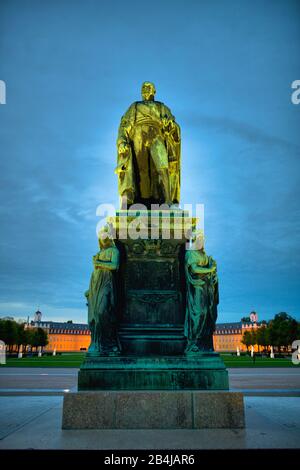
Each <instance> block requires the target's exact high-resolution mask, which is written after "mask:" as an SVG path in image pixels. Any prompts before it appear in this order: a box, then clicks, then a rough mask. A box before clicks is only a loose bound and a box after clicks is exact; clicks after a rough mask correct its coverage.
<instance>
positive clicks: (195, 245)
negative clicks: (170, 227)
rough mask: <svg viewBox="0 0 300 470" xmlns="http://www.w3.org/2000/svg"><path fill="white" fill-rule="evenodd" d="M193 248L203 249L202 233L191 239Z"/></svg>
mask: <svg viewBox="0 0 300 470" xmlns="http://www.w3.org/2000/svg"><path fill="white" fill-rule="evenodd" d="M193 249H194V250H203V249H204V237H203V235H201V234H200V235H197V236H196V238H194V240H193Z"/></svg>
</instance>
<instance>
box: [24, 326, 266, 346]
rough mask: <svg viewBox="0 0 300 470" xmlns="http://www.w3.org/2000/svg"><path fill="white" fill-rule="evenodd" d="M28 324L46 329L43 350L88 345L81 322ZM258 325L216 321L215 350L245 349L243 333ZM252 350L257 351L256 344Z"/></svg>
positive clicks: (86, 330)
mask: <svg viewBox="0 0 300 470" xmlns="http://www.w3.org/2000/svg"><path fill="white" fill-rule="evenodd" d="M30 326H31V327H33V328H37V327H39V328H43V329H45V330H46V331H47V333H48V339H49V343H48V345H47V346H46V347H45V348H44V351H54V350H56V351H58V352H75V351H77V352H78V351H87V349H88V347H89V345H90V341H91V337H90V330H89V327H88V325H86V324H83V323H70V322H52V321H49V322H47V321H32V322H31V324H30ZM258 327H259V324H258V323H244V322H233V323H217V325H216V330H215V332H214V335H213V342H214V348H215V351H218V352H236V350H237V347H238V348H239V350H240V351H246V349H247V348H246V346H245V345H244V344H242V338H243V334H244V332H245V331H251V329H256V328H258ZM254 351H257V346H255V347H254Z"/></svg>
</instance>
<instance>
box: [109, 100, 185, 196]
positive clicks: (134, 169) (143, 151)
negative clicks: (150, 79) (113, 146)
mask: <svg viewBox="0 0 300 470" xmlns="http://www.w3.org/2000/svg"><path fill="white" fill-rule="evenodd" d="M164 120H166V122H170V121H171V122H172V123H173V124H172V125H169V124H168V125H167V127H165V126H164ZM121 143H123V144H127V145H128V151H127V153H125V154H124V153H123V154H122V153H119V154H118V166H117V168H116V173H117V174H118V177H119V194H120V196H123V195H125V194H127V193H128V194H129V193H130V194H132V195H133V196H132V201H131V202H141V199H142V200H145V199H153V200H158V201H159V199H160V184H159V178H158V173H159V172H160V171H161V170H164V169H166V171H167V172H168V175H169V185H170V195H171V200H172V202H174V203H179V199H180V128H179V126H178V124H177V123H176V122H175V118H174V116H173V115H172V113H171V111H170V109H169V108H168V107H167V106H166V105H165V104H164V103H161V102H159V101H141V102H140V101H138V102H135V103H133V104H132V105H131V106H130V107H129V108H128V110H127V111H126V113H125V114H124V116H122V118H121V123H120V126H119V132H118V139H117V146H119V145H120V144H121Z"/></svg>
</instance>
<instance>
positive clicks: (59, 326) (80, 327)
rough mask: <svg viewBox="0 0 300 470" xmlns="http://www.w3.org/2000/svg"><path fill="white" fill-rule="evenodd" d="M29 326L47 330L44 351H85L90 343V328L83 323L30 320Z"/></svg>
mask: <svg viewBox="0 0 300 470" xmlns="http://www.w3.org/2000/svg"><path fill="white" fill-rule="evenodd" d="M30 326H31V327H32V328H43V329H44V330H46V331H47V333H48V340H49V343H48V344H47V346H46V347H45V348H44V351H54V350H55V351H58V352H75V351H87V349H88V347H89V345H90V341H91V335H90V330H89V327H88V325H86V324H83V323H71V322H53V321H48V322H47V321H32V322H31V323H30Z"/></svg>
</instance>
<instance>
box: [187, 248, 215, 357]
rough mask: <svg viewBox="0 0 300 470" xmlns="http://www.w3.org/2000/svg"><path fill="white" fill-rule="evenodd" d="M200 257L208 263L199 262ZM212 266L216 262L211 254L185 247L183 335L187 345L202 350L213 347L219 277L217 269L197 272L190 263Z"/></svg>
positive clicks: (201, 260) (200, 260)
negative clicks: (185, 290)
mask: <svg viewBox="0 0 300 470" xmlns="http://www.w3.org/2000/svg"><path fill="white" fill-rule="evenodd" d="M203 256H205V257H206V259H207V263H205V265H202V264H201V263H202V262H203ZM199 262H200V266H201V265H202V267H204V268H205V267H206V268H211V267H212V266H214V265H216V263H215V261H214V260H213V258H212V257H210V256H208V257H207V256H206V255H205V253H203V252H202V253H201V252H199V251H197V250H188V251H187V252H186V256H185V274H186V282H187V299H186V316H185V325H184V334H185V336H186V338H187V340H188V345H189V344H190V345H193V344H196V345H197V347H198V348H199V349H201V350H213V342H212V335H213V332H214V329H215V323H216V319H217V305H218V303H219V293H218V279H217V274H216V272H213V273H206V274H197V273H195V272H193V264H197V265H199Z"/></svg>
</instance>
